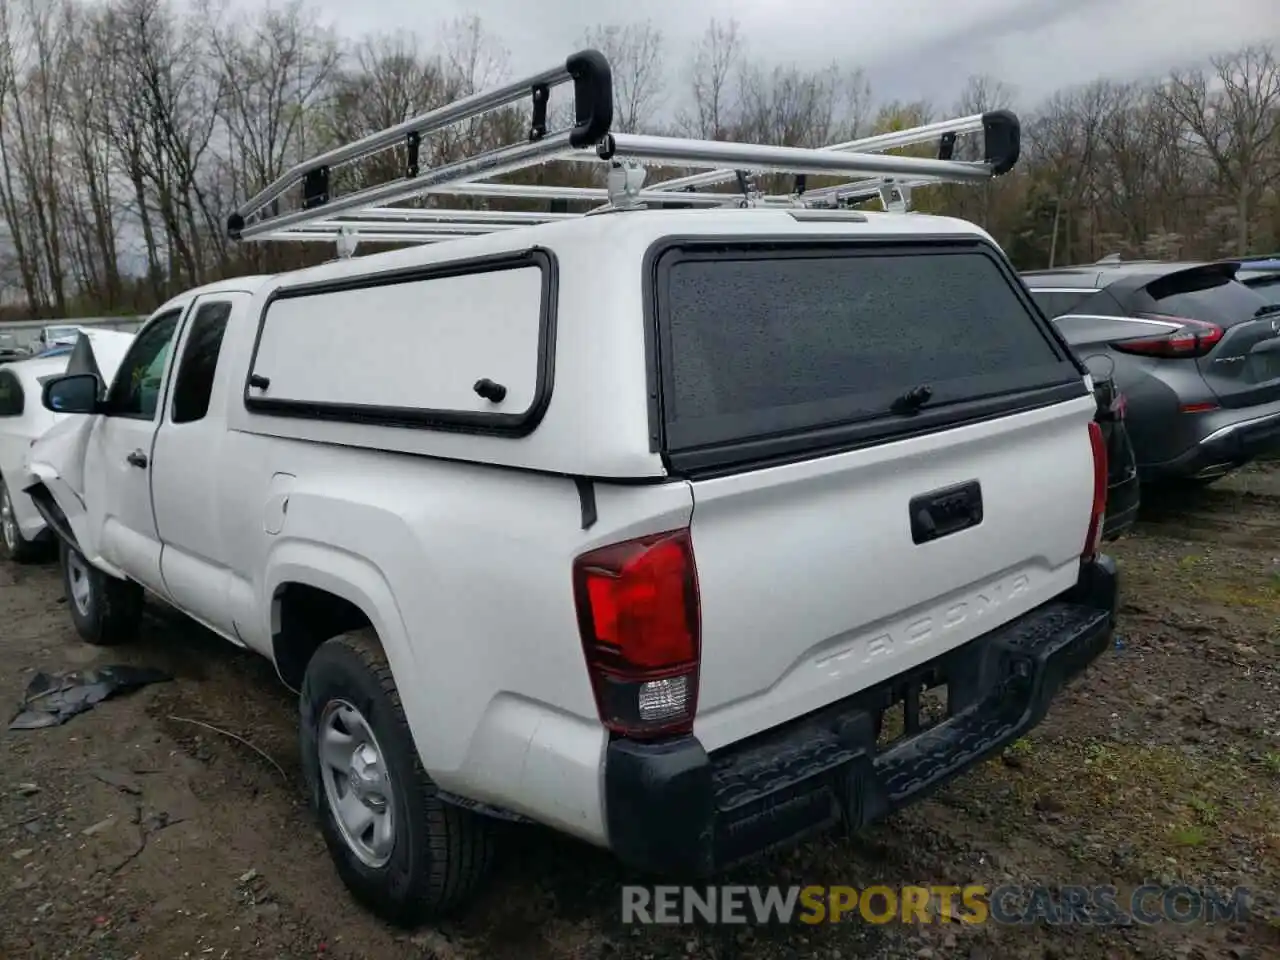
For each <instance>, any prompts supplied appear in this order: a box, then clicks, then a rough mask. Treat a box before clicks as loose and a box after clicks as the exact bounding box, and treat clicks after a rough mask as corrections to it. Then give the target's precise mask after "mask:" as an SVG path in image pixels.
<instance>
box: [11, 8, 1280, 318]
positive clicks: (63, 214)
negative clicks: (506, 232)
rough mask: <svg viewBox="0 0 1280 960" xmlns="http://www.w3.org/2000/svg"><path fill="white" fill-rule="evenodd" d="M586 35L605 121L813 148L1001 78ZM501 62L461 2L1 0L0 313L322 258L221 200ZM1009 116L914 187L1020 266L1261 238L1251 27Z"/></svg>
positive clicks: (488, 136)
mask: <svg viewBox="0 0 1280 960" xmlns="http://www.w3.org/2000/svg"><path fill="white" fill-rule="evenodd" d="M582 42H583V43H584V44H586V45H590V46H594V47H596V48H598V49H600V50H602V51H603V52H604V53H605V54H606V55H607V56H608V57H609V59H610V61H611V63H612V65H613V69H614V86H615V97H616V100H617V107H616V112H615V129H621V130H625V131H628V132H634V131H642V132H655V133H676V134H679V135H684V136H697V137H706V138H713V139H725V140H744V141H752V142H768V143H777V144H787V145H798V146H814V147H817V146H823V145H826V144H829V143H833V142H838V141H842V140H848V139H852V138H854V137H856V136H863V135H868V134H871V133H877V132H882V131H886V130H892V129H900V128H903V127H906V126H913V125H916V124H919V123H925V122H929V121H931V120H937V119H944V118H946V117H952V116H963V115H968V114H971V113H976V112H979V111H981V110H986V109H993V108H997V107H1002V106H1007V105H1009V104H1010V103H1011V102H1012V99H1013V96H1014V90H1013V88H1011V87H1009V86H1008V85H1006V84H1005V83H1004V82H1002V81H1001V79H999V78H994V77H989V76H974V77H971V78H969V79H968V81H967V83H966V84H965V85H964V86H963V89H962V90H961V91H960V93H959V95H958V96H957V97H956V100H955V102H954V103H924V102H910V103H908V102H901V101H892V102H890V101H885V100H883V99H881V98H877V97H876V95H875V90H874V87H873V86H872V84H871V82H870V80H869V78H868V77H866V76H865V75H864V74H863V73H862V72H861V71H860V70H858V69H855V68H851V67H849V66H848V65H844V64H840V63H833V64H830V65H827V66H825V67H821V68H818V69H807V68H802V67H798V66H773V65H769V64H768V63H766V61H765V58H764V57H763V55H762V54H761V53H760V52H759V51H757V50H754V49H753V48H752V47H751V45H750V44H749V43H748V42H747V40H746V38H744V37H743V36H742V34H741V32H740V31H739V28H738V26H737V25H736V24H735V23H733V22H715V21H713V22H711V23H710V25H709V26H708V27H707V30H706V32H705V34H704V35H703V36H702V38H701V40H700V41H699V42H698V43H697V44H696V45H695V46H694V47H693V48H692V49H678V48H676V47H675V46H674V45H673V44H671V43H670V42H669V41H668V39H667V38H666V37H664V35H663V34H662V32H661V31H660V30H659V29H658V28H657V27H656V26H654V25H653V24H652V23H651V22H637V23H630V24H621V25H603V26H599V27H596V28H593V29H591V30H589V31H586V32H585V33H584V35H583V37H582ZM508 59H509V58H508V55H507V53H506V52H505V50H504V47H503V45H502V40H501V36H500V25H492V24H486V23H482V22H481V21H480V20H479V19H478V18H469V19H462V20H456V21H453V22H449V23H446V24H442V25H441V28H440V30H439V32H438V34H437V35H436V36H433V37H431V38H422V37H413V36H410V35H406V34H403V33H397V34H395V35H390V36H365V37H360V38H348V37H342V36H339V35H337V34H335V33H334V32H333V31H332V30H331V29H329V28H326V27H325V26H324V25H323V24H322V23H321V21H320V20H319V18H318V16H317V13H316V11H315V10H314V9H313V8H312V7H310V6H308V5H307V3H306V0H291V2H288V3H285V4H283V5H281V4H278V3H277V4H275V5H272V6H268V7H266V8H264V9H262V10H260V11H257V12H254V13H251V14H232V13H231V12H229V11H228V9H226V8H225V7H220V6H218V5H217V4H216V2H213V0H202V2H199V3H197V4H196V5H195V6H194V7H188V8H184V9H182V10H180V9H179V8H178V7H177V6H176V5H175V4H174V3H172V2H170V0H98V2H87V0H0V219H3V222H4V226H5V232H6V234H7V236H6V237H4V238H3V239H4V242H3V243H0V292H3V294H4V302H5V304H7V306H6V307H5V308H4V310H3V313H4V315H5V316H8V317H10V318H17V317H19V316H47V317H57V316H82V315H88V314H103V313H122V314H134V313H143V312H146V311H148V310H150V309H151V308H153V307H154V306H156V305H157V304H158V303H159V302H162V301H163V300H164V299H165V298H167V297H168V296H170V295H172V294H173V293H175V292H177V291H179V290H181V289H183V288H185V287H189V286H192V285H195V284H199V283H203V282H207V281H209V280H213V279H216V278H219V277H223V276H231V275H236V274H242V273H245V272H250V271H259V270H279V269H283V268H288V267H293V266H300V265H302V264H304V263H308V262H316V261H317V260H321V259H326V258H328V257H331V256H332V255H333V251H332V248H331V247H328V246H323V247H322V246H313V247H311V248H309V249H307V248H301V247H299V248H297V249H293V248H292V247H293V246H294V245H271V244H253V243H247V244H235V243H232V242H229V241H228V240H227V238H226V235H225V231H224V224H225V222H226V217H227V214H228V213H229V212H230V211H231V210H233V209H234V208H235V207H236V206H237V205H238V204H239V203H240V202H241V201H243V200H244V199H245V198H246V197H247V196H250V195H252V194H253V193H256V192H257V191H258V190H259V189H261V188H262V187H263V186H264V185H265V184H267V183H268V182H270V181H271V180H272V179H274V178H275V177H277V176H278V175H279V174H280V173H282V172H283V171H285V170H287V169H289V168H290V167H291V166H293V165H294V164H295V163H296V162H298V161H299V160H301V159H304V158H305V157H307V156H311V155H315V154H316V153H319V152H320V151H322V150H324V149H327V148H328V147H330V146H333V145H335V144H338V143H341V142H345V141H349V140H352V139H355V138H358V137H360V136H363V135H364V134H366V133H369V132H371V131H373V130H377V129H380V128H383V127H386V126H390V125H392V124H395V123H398V122H400V121H401V120H404V119H405V118H407V117H410V116H412V115H414V114H417V113H421V112H424V111H426V110H429V109H431V108H433V107H436V106H439V105H440V104H442V103H446V102H448V101H450V100H454V99H457V98H458V97H460V96H464V95H467V94H469V93H472V92H475V91H477V90H480V89H484V88H486V87H488V86H491V85H493V84H495V83H498V82H501V81H503V80H506V79H512V78H511V75H510V70H509V65H508ZM555 59H556V58H555V57H552V58H551V60H552V61H554V60H555ZM567 92H568V88H563V93H567ZM563 93H562V96H561V99H563ZM555 99H556V98H555V95H554V94H553V101H554V100H555ZM1022 123H1023V152H1022V159H1021V161H1020V163H1019V165H1018V167H1017V168H1016V169H1015V171H1014V172H1013V173H1011V174H1009V175H1008V176H1005V177H1002V178H1000V179H999V180H998V181H996V182H993V183H991V184H989V185H983V186H979V187H960V186H955V187H935V188H928V189H926V190H918V191H917V192H916V195H915V197H914V200H915V206H916V207H917V209H924V210H929V211H931V212H946V213H951V214H955V215H958V216H963V217H967V218H969V219H972V220H975V221H977V222H978V223H981V224H982V225H983V226H985V227H986V228H987V229H988V230H990V231H991V233H992V234H993V235H994V236H995V237H996V238H997V239H998V240H999V241H1000V242H1001V243H1002V244H1003V245H1004V246H1005V249H1006V250H1007V251H1008V252H1009V254H1010V256H1011V257H1012V258H1013V259H1014V261H1015V262H1016V263H1017V264H1018V265H1019V266H1020V267H1024V268H1025V267H1035V266H1045V265H1050V264H1055V263H1056V264H1062V263H1079V262H1091V261H1093V260H1096V259H1098V258H1100V257H1102V256H1105V255H1107V254H1111V253H1117V252H1118V253H1120V254H1122V255H1124V256H1146V257H1158V258H1171V257H1186V258H1207V257H1218V256H1231V255H1239V254H1245V253H1257V252H1271V251H1273V250H1276V249H1280V199H1278V198H1280V66H1278V64H1277V59H1276V54H1275V51H1274V49H1273V48H1271V47H1268V46H1254V47H1249V48H1246V49H1242V50H1239V51H1237V52H1235V53H1233V54H1229V55H1224V56H1219V57H1215V58H1213V59H1211V60H1209V61H1207V62H1206V63H1205V64H1204V65H1202V66H1201V67H1198V68H1188V69H1179V70H1177V71H1174V72H1171V73H1169V74H1168V75H1166V76H1163V77H1158V78H1152V79H1150V80H1147V81H1142V82H1132V83H1119V82H1113V81H1109V80H1098V81H1096V82H1094V83H1090V84H1087V85H1084V86H1081V87H1077V88H1073V89H1070V90H1064V91H1061V92H1060V93H1058V94H1056V95H1054V96H1052V97H1050V98H1048V99H1047V100H1046V101H1045V102H1043V103H1041V104H1039V105H1037V106H1036V107H1035V108H1034V109H1032V110H1030V111H1029V112H1023V113H1022ZM527 124H528V118H527V115H526V113H525V110H524V108H523V107H519V108H514V107H513V108H511V109H508V110H504V111H499V112H496V113H494V114H491V115H489V116H488V117H485V118H483V119H478V120H475V121H470V122H467V123H464V124H460V125H458V126H457V127H456V128H454V129H452V130H450V131H447V132H443V133H441V134H439V135H435V136H432V137H430V138H429V139H428V140H426V141H424V144H423V161H424V162H426V163H439V162H444V161H447V160H448V159H450V158H456V157H458V156H460V155H463V154H465V153H468V152H474V151H476V150H478V149H482V148H487V147H492V146H496V145H499V144H502V143H504V142H513V141H515V140H518V139H520V138H521V137H523V136H524V135H525V133H526V131H527ZM379 162H381V163H383V164H384V169H385V164H388V163H392V164H394V163H402V162H403V160H402V159H400V160H397V159H396V158H394V157H386V158H382V159H381V160H380V161H379ZM570 166H573V167H577V168H581V165H570ZM376 173H377V171H376V165H366V166H365V167H363V168H360V169H359V170H356V171H354V172H350V173H349V175H348V178H347V179H348V181H349V182H354V180H355V179H358V178H360V177H364V178H368V177H371V176H375V175H376ZM569 175H572V174H569ZM577 175H578V176H583V175H584V174H582V173H581V172H579V173H578V174H577ZM651 179H652V178H651ZM541 182H560V183H568V182H571V181H569V180H566V179H565V178H564V176H563V175H562V176H560V177H559V178H558V179H554V180H553V179H547V178H544V179H543V180H542V181H541ZM580 182H584V181H580Z"/></svg>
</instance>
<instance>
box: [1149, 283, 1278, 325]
mask: <svg viewBox="0 0 1280 960" xmlns="http://www.w3.org/2000/svg"><path fill="white" fill-rule="evenodd" d="M1272 292H1274V291H1263V290H1255V289H1251V288H1250V287H1247V286H1245V285H1244V284H1243V283H1241V282H1240V281H1239V280H1234V279H1232V278H1230V277H1228V276H1225V275H1223V274H1221V273H1218V272H1216V271H1215V272H1208V271H1192V270H1187V271H1184V272H1181V273H1174V274H1170V275H1169V276H1167V277H1161V278H1160V279H1159V280H1153V281H1152V282H1151V283H1149V284H1147V293H1148V294H1149V295H1150V296H1151V298H1152V299H1153V300H1154V301H1155V303H1156V310H1157V311H1158V312H1160V313H1165V314H1168V315H1170V316H1173V317H1186V318H1187V319H1188V320H1202V321H1204V322H1206V323H1216V324H1218V325H1219V326H1221V327H1231V326H1234V325H1235V324H1237V323H1245V322H1247V321H1249V320H1252V319H1254V317H1256V316H1259V315H1260V314H1261V313H1267V312H1268V310H1267V307H1268V305H1273V304H1274V305H1276V309H1280V304H1276V301H1277V300H1280V297H1276V296H1267V295H1266V294H1267V293H1272Z"/></svg>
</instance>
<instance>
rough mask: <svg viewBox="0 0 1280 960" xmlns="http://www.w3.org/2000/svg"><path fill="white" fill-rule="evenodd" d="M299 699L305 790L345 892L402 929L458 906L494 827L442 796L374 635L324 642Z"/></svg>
mask: <svg viewBox="0 0 1280 960" xmlns="http://www.w3.org/2000/svg"><path fill="white" fill-rule="evenodd" d="M300 699H301V723H300V740H301V747H302V768H303V773H304V775H305V777H306V784H307V793H308V797H309V799H310V801H311V804H312V806H313V807H314V808H315V809H316V812H317V814H318V815H319V818H320V828H321V831H322V833H323V834H324V839H325V843H326V845H327V846H328V848H329V853H330V855H331V856H332V857H333V860H334V863H335V864H336V866H337V870H338V874H339V876H341V878H342V882H343V883H344V884H346V886H347V889H349V890H350V891H351V893H352V895H353V896H354V897H355V898H356V899H357V900H359V901H360V902H361V903H363V904H364V905H365V906H366V907H367V908H368V909H369V910H371V911H372V912H373V913H375V914H377V915H378V916H379V917H381V918H382V919H384V920H387V921H389V922H391V923H395V924H398V925H400V926H412V925H414V924H417V923H420V922H422V921H424V920H427V919H429V918H430V917H432V916H436V915H439V914H441V913H444V912H446V911H448V910H450V909H452V908H455V907H457V906H460V905H462V904H463V902H464V901H465V900H466V899H467V898H468V897H469V896H470V895H471V893H472V892H473V891H474V890H475V888H476V887H477V886H478V885H479V883H480V881H481V880H482V879H483V878H484V875H485V873H486V872H487V870H488V866H489V862H490V860H491V858H492V852H493V834H492V830H493V825H492V824H491V823H489V822H488V821H486V820H485V819H484V818H483V817H481V816H479V815H477V814H474V813H472V812H470V811H468V810H463V809H461V808H459V807H456V806H454V805H452V804H448V803H445V802H443V801H442V800H441V799H440V798H439V796H438V793H437V790H436V786H435V784H434V783H432V782H431V778H430V777H428V776H427V773H426V771H425V770H424V769H423V768H422V762H421V760H420V759H419V757H418V751H417V748H416V747H415V746H414V742H413V737H412V736H411V734H410V733H409V724H408V722H407V721H406V720H405V716H404V711H403V709H402V708H401V705H400V695H399V694H398V693H397V691H396V685H395V680H394V679H393V678H392V676H391V668H390V666H389V665H388V664H387V659H386V654H385V653H383V650H382V646H381V644H379V642H378V638H377V636H376V634H374V632H373V631H372V630H361V631H358V632H355V633H348V634H343V635H342V636H339V637H335V638H333V639H332V640H329V641H327V642H326V643H324V644H322V645H321V646H320V649H319V650H317V651H316V653H315V656H313V657H312V658H311V662H310V663H309V664H308V665H307V672H306V677H305V678H304V680H303V684H302V695H301V698H300Z"/></svg>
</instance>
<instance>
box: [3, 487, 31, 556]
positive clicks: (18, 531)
mask: <svg viewBox="0 0 1280 960" xmlns="http://www.w3.org/2000/svg"><path fill="white" fill-rule="evenodd" d="M0 543H3V544H4V552H5V555H6V556H8V558H9V559H10V560H12V561H13V562H14V563H31V562H32V561H35V560H39V559H41V550H40V547H41V544H40V543H39V542H37V541H31V540H28V539H26V538H25V537H24V536H23V535H22V528H21V527H19V526H18V515H17V514H16V513H14V510H13V498H12V497H11V496H10V495H9V485H8V484H7V483H5V482H4V480H3V479H0Z"/></svg>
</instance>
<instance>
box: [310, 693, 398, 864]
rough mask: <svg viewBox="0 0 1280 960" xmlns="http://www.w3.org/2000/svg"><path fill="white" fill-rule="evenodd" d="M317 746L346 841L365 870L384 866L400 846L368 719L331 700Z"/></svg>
mask: <svg viewBox="0 0 1280 960" xmlns="http://www.w3.org/2000/svg"><path fill="white" fill-rule="evenodd" d="M316 748H317V751H318V753H319V758H320V777H321V780H322V781H323V782H324V794H325V800H326V801H327V802H328V804H329V811H330V812H331V813H332V814H333V820H334V822H335V823H336V824H337V825H338V830H339V832H340V833H341V834H342V839H343V840H344V841H345V842H346V844H347V846H348V847H349V848H350V850H351V852H352V853H354V854H355V855H356V857H357V858H358V859H359V860H360V862H361V863H363V864H364V865H365V866H367V867H373V868H375V869H376V868H378V867H382V866H385V865H386V864H387V863H388V862H389V861H390V860H391V855H392V853H394V852H395V845H396V831H395V828H396V822H395V794H394V790H393V785H392V782H391V777H390V775H389V774H388V772H387V766H386V754H385V753H383V751H382V747H381V746H379V744H378V738H377V737H375V736H374V734H373V728H372V727H371V726H370V725H369V721H368V720H366V719H365V717H364V714H362V713H361V712H360V711H359V710H357V709H356V708H355V706H354V705H352V704H351V703H350V702H348V701H346V700H330V701H329V702H328V703H327V704H326V705H325V708H324V710H323V711H322V712H321V714H320V728H319V734H318V736H317V737H316Z"/></svg>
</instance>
